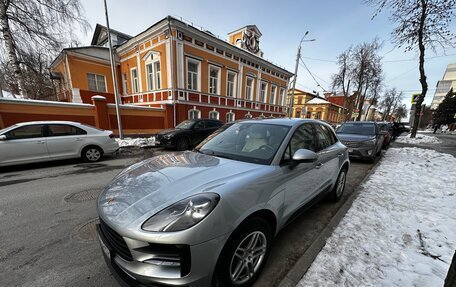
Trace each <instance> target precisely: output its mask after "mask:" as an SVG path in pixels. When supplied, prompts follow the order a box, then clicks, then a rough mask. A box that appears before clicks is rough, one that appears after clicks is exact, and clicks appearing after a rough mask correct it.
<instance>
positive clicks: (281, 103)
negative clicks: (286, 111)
mask: <svg viewBox="0 0 456 287" xmlns="http://www.w3.org/2000/svg"><path fill="white" fill-rule="evenodd" d="M280 97H281V101H280V103H278V104H279V105H280V106H282V107H283V106H285V103H284V99H285V89H284V88H280V89H279V98H280Z"/></svg>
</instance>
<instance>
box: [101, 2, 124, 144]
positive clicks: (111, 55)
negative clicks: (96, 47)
mask: <svg viewBox="0 0 456 287" xmlns="http://www.w3.org/2000/svg"><path fill="white" fill-rule="evenodd" d="M104 7H105V14H106V28H107V29H108V43H109V58H110V60H111V73H112V84H113V86H114V100H115V102H116V115H117V127H118V129H119V138H120V139H123V131H122V119H121V117H120V108H119V101H120V98H119V91H118V89H117V74H116V65H115V64H116V62H115V59H114V53H113V51H112V42H111V30H110V29H109V17H108V6H107V4H106V0H104Z"/></svg>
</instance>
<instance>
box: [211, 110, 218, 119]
mask: <svg viewBox="0 0 456 287" xmlns="http://www.w3.org/2000/svg"><path fill="white" fill-rule="evenodd" d="M211 114H216V115H217V116H216V117H215V118H214V119H213V118H211ZM209 119H211V120H218V119H220V113H219V112H218V111H210V112H209Z"/></svg>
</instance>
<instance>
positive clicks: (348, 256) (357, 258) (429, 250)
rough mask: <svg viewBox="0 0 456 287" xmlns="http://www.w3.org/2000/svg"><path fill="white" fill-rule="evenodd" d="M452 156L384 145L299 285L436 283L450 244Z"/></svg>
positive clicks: (455, 243) (455, 238) (453, 234)
mask: <svg viewBox="0 0 456 287" xmlns="http://www.w3.org/2000/svg"><path fill="white" fill-rule="evenodd" d="M455 166H456V158H454V157H453V156H451V155H448V154H443V153H438V152H436V151H433V150H425V149H419V148H391V149H390V150H388V151H387V153H386V154H385V158H384V159H383V160H382V162H381V163H380V165H379V167H378V168H377V170H376V171H375V173H373V174H372V175H371V176H370V177H369V179H368V181H367V182H366V183H365V184H364V185H363V191H362V192H361V193H360V195H359V197H358V198H357V199H356V200H355V202H354V203H353V205H352V207H351V208H350V210H349V211H348V212H347V214H346V215H345V217H344V218H343V219H342V221H341V223H340V224H339V226H338V227H337V228H336V229H335V231H334V232H333V234H332V235H331V237H330V238H329V239H328V241H327V242H326V245H325V247H324V248H323V249H322V250H321V252H320V253H319V255H318V256H317V258H316V259H315V261H314V262H313V264H312V265H311V267H310V268H309V270H308V271H307V273H306V274H305V275H304V277H303V278H302V279H301V281H300V282H299V284H298V286H443V282H444V280H445V277H446V274H447V271H448V269H449V265H450V263H451V260H452V257H453V254H454V252H455V249H456V228H455V226H456V212H455V209H454V208H455V206H456V190H455V186H456V169H454V167H455Z"/></svg>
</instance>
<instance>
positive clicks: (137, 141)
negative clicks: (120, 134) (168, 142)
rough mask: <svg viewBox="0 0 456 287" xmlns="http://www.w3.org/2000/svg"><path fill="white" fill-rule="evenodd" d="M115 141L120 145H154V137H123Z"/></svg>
mask: <svg viewBox="0 0 456 287" xmlns="http://www.w3.org/2000/svg"><path fill="white" fill-rule="evenodd" d="M116 141H117V143H118V144H119V146H120V147H132V146H138V147H148V146H155V137H150V138H124V139H116Z"/></svg>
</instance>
